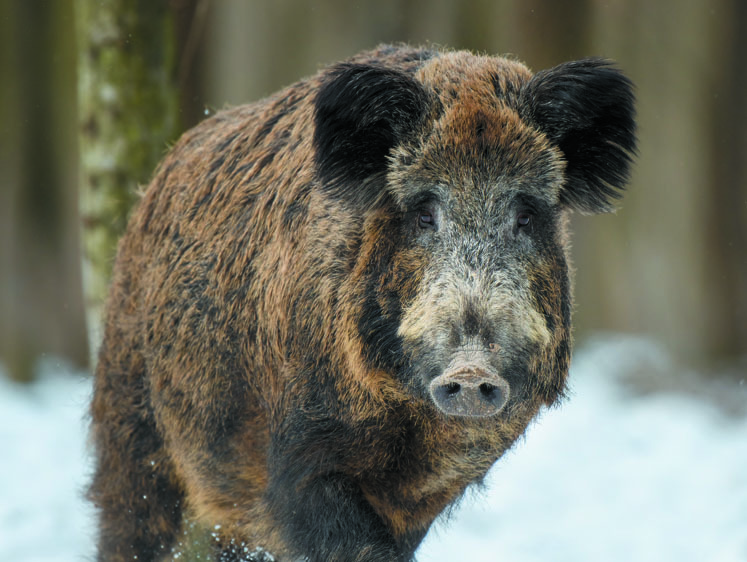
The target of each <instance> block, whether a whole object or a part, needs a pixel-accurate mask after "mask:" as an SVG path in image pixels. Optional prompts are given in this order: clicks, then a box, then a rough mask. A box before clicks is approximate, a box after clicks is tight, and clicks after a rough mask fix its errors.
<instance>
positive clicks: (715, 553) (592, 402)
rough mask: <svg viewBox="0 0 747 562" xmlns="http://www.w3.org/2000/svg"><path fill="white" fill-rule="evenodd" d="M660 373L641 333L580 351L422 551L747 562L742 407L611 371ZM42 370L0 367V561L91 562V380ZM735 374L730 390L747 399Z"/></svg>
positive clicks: (441, 559)
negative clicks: (23, 373)
mask: <svg viewBox="0 0 747 562" xmlns="http://www.w3.org/2000/svg"><path fill="white" fill-rule="evenodd" d="M671 369H676V366H675V365H673V363H672V361H671V359H670V358H669V357H667V356H666V354H664V353H663V352H662V350H661V349H659V348H657V347H656V346H654V345H653V344H651V343H648V342H644V341H641V340H636V339H631V338H623V339H621V338H617V339H614V338H612V339H611V338H607V339H605V340H599V341H596V342H595V343H593V344H590V345H587V346H584V347H582V348H581V349H580V350H579V351H578V352H577V353H576V355H575V357H574V365H573V368H572V372H571V381H572V382H571V390H572V393H571V395H570V398H569V399H568V400H567V401H566V402H565V403H564V404H563V405H562V406H561V407H560V408H555V409H552V410H549V411H547V412H545V413H543V415H542V416H541V417H540V419H539V421H538V422H537V423H535V424H534V425H532V426H531V427H530V429H529V431H528V432H527V435H526V438H525V439H524V440H522V441H521V442H519V443H518V444H517V445H516V446H515V447H514V449H513V450H511V451H510V452H508V453H507V454H506V455H505V456H504V457H503V459H501V460H500V461H499V462H498V464H497V465H496V467H495V468H494V469H493V471H492V472H491V473H490V475H489V476H488V478H487V482H486V486H485V488H484V490H481V491H477V492H476V493H474V494H471V495H470V497H468V498H467V499H466V500H465V501H464V505H463V506H462V507H461V508H460V509H459V510H457V511H456V514H455V515H454V517H453V518H452V520H451V521H450V522H447V523H444V522H440V523H438V524H437V525H436V526H435V527H434V528H433V529H432V530H431V533H430V534H429V535H428V537H427V538H426V541H425V542H424V543H423V545H422V546H421V548H420V550H419V551H418V557H417V558H418V561H419V562H445V561H449V562H453V561H455V560H456V561H464V562H496V561H498V560H506V561H511V562H531V561H541V562H563V561H574V562H578V561H587V560H588V561H602V560H603V561H605V562H610V561H612V562H614V561H620V562H622V561H625V562H629V561H631V560H635V561H637V562H640V561H647V560H651V561H656V562H666V561H676V562H689V561H693V562H703V561H716V562H747V418H746V417H744V416H727V415H726V414H724V413H723V411H722V409H720V408H719V407H718V405H717V404H716V403H715V402H714V401H712V400H710V401H707V400H702V399H700V398H697V397H696V396H697V394H696V393H690V394H674V393H653V394H645V395H636V394H634V393H632V392H630V391H629V390H628V387H627V386H624V385H621V383H620V381H621V379H623V378H627V377H628V375H629V374H630V373H640V372H643V373H644V374H645V373H646V372H648V371H650V372H652V373H663V372H665V371H667V370H671ZM41 372H42V376H41V379H40V380H39V382H37V383H35V384H34V385H32V386H30V387H23V386H18V385H15V384H13V383H10V382H8V381H7V380H6V379H5V378H4V377H2V376H0V455H2V460H1V461H0V560H3V561H4V560H8V561H11V560H12V561H40V562H41V561H44V562H58V561H60V562H61V561H76V560H91V559H92V558H93V555H94V546H93V540H94V539H93V537H94V522H93V513H92V510H91V509H90V507H89V506H88V505H87V504H86V503H85V501H84V500H83V491H84V489H85V485H86V482H87V480H88V478H89V476H90V471H91V467H90V457H89V456H88V454H87V452H86V431H87V429H86V423H87V422H86V419H85V418H86V410H87V403H88V400H89V397H90V379H87V378H86V377H85V376H84V374H82V373H71V372H70V370H69V369H68V368H66V367H65V366H63V365H59V364H57V365H56V364H53V363H51V362H47V363H45V364H44V365H42V368H41ZM745 376H747V374H746V375H745ZM742 382H743V386H742V387H739V386H736V385H735V387H734V389H733V391H734V392H733V394H736V395H737V396H740V395H741V396H747V391H745V389H744V384H747V383H744V381H742ZM704 384H706V383H704ZM740 393H741V394H740Z"/></svg>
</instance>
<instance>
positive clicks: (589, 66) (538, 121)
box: [520, 58, 636, 213]
mask: <svg viewBox="0 0 747 562" xmlns="http://www.w3.org/2000/svg"><path fill="white" fill-rule="evenodd" d="M634 102H635V97H634V95H633V85H632V83H631V82H630V80H628V78H626V77H625V76H624V75H623V74H622V73H621V72H620V71H619V70H617V69H616V68H615V67H614V66H612V64H611V63H610V62H609V61H606V60H604V59H598V58H590V59H583V60H579V61H574V62H569V63H565V64H561V65H559V66H556V67H555V68H551V69H549V70H543V71H540V72H538V73H537V74H535V75H534V76H533V77H532V78H531V79H530V80H529V82H527V83H526V84H525V86H524V87H523V88H522V92H521V106H520V107H521V109H520V111H521V114H522V116H523V117H524V118H525V119H526V120H527V121H529V122H531V123H533V124H534V125H535V126H536V127H537V128H538V129H540V130H541V131H542V132H544V133H545V134H546V135H547V137H548V138H549V139H550V141H551V142H554V143H555V144H557V146H558V147H559V148H560V150H561V151H562V152H563V154H564V155H565V158H566V161H567V167H566V178H567V184H566V187H565V189H564V190H563V192H562V194H561V201H562V202H564V203H566V204H568V205H570V206H571V207H573V208H575V209H577V210H580V211H582V212H591V213H599V212H604V211H609V210H611V208H612V200H613V199H615V198H618V197H620V195H621V190H622V189H623V188H624V187H625V184H626V183H627V181H628V178H629V175H630V167H631V163H632V157H633V155H634V154H635V150H636V137H635V128H636V125H635V109H634Z"/></svg>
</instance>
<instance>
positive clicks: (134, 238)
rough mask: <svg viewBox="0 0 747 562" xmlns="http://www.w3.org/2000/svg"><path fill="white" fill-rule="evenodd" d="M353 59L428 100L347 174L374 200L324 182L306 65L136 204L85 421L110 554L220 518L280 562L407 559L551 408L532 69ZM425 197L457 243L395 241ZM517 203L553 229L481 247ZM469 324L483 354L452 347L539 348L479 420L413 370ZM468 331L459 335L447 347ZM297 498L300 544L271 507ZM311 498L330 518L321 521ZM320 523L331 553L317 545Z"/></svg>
mask: <svg viewBox="0 0 747 562" xmlns="http://www.w3.org/2000/svg"><path fill="white" fill-rule="evenodd" d="M350 64H353V65H373V66H374V67H375V68H376V69H378V68H384V67H385V68H388V69H394V70H395V71H396V72H397V73H402V75H403V76H404V75H407V76H410V77H411V79H412V80H414V81H416V82H417V83H419V84H420V85H421V86H419V88H420V87H422V89H423V91H424V92H426V93H427V96H428V97H427V99H428V100H429V102H428V103H429V105H428V107H427V109H426V111H425V113H424V117H422V118H421V117H413V124H412V125H411V126H408V128H407V131H406V132H404V133H399V132H397V133H396V134H397V135H400V137H399V138H398V139H397V142H395V144H394V146H392V147H391V150H390V151H389V153H388V156H387V160H386V162H382V166H383V167H385V169H383V170H382V171H381V172H377V173H371V174H369V176H368V177H366V178H365V179H364V180H363V181H362V182H358V183H360V186H359V187H356V189H357V190H358V192H360V193H363V192H369V191H370V192H371V193H373V194H374V195H372V196H371V197H370V198H369V199H365V200H364V199H362V197H363V196H362V195H355V197H356V199H355V200H353V199H352V198H346V196H337V195H334V194H333V193H332V192H331V191H328V190H326V188H325V186H324V180H320V177H319V174H318V172H317V164H318V160H319V158H320V156H319V155H318V154H317V151H318V150H320V149H319V148H318V147H315V145H314V138H315V136H314V135H315V127H316V125H315V121H314V115H315V111H317V110H316V109H315V108H316V106H315V104H318V103H319V102H318V101H317V99H316V98H315V96H316V93H317V92H319V91H320V89H324V88H325V84H329V81H330V80H331V78H330V76H331V74H330V71H323V72H322V73H320V74H319V75H317V76H315V77H313V78H310V79H308V80H306V81H303V82H299V83H298V84H295V85H293V86H291V87H289V88H287V89H285V90H283V91H282V92H280V93H279V94H277V95H275V96H273V97H270V98H268V99H266V100H263V101H261V102H258V103H256V104H253V105H249V106H243V107H237V108H235V109H230V110H227V111H224V112H221V113H218V114H217V115H215V116H214V117H211V118H210V119H208V120H206V121H205V122H203V123H202V124H200V125H199V126H197V127H195V128H194V129H192V130H191V131H188V132H187V133H186V134H185V135H184V136H183V137H182V138H181V139H180V140H179V142H178V143H177V144H176V145H175V146H174V147H173V149H172V150H171V151H170V153H169V154H168V156H167V157H166V158H165V159H164V161H163V162H162V163H161V165H160V167H159V169H158V171H157V173H156V175H155V177H154V179H153V181H152V183H151V185H150V186H149V187H148V189H147V191H146V192H145V194H144V196H143V198H142V200H141V201H140V204H139V205H138V207H137V209H136V211H135V213H134V215H133V217H132V219H131V221H130V225H129V227H128V230H127V234H126V235H125V237H124V238H123V240H122V242H121V244H120V247H119V252H118V257H117V261H116V266H115V272H114V278H113V282H112V287H111V293H110V297H109V302H108V315H107V321H106V329H105V338H104V343H103V346H102V349H101V351H100V355H99V364H98V367H97V374H96V384H95V394H94V400H93V404H92V417H93V436H94V441H95V444H96V448H97V453H98V466H97V473H96V477H95V480H94V483H93V486H92V489H91V497H92V498H93V500H94V501H95V503H96V504H97V505H98V506H99V507H100V509H101V539H100V559H101V560H104V559H106V560H125V559H127V560H130V559H132V557H133V555H137V556H138V558H139V559H140V560H143V559H145V560H152V559H157V558H159V556H160V555H161V554H165V553H167V552H168V550H169V549H170V547H171V545H172V544H173V540H174V533H175V532H176V531H177V530H178V528H179V525H180V523H181V517H182V513H184V512H185V511H186V513H188V514H190V516H191V517H193V518H195V519H197V520H199V521H202V522H204V523H205V524H207V525H210V526H211V527H212V526H213V525H220V526H221V529H222V530H221V534H222V541H223V544H226V543H228V542H230V541H231V540H233V541H234V543H236V544H242V545H248V546H249V547H250V550H251V549H252V548H253V547H254V546H260V547H262V548H264V549H266V550H267V551H269V552H271V553H273V554H274V555H275V556H276V557H277V559H278V560H281V561H282V560H294V559H295V557H299V556H307V557H309V558H308V559H310V560H322V559H324V560H325V562H326V561H328V560H340V561H342V560H382V561H383V560H395V559H396V560H408V559H410V557H411V556H412V553H413V551H414V549H415V548H416V546H417V544H418V543H419V542H420V540H421V538H422V537H423V536H424V534H425V532H426V531H427V529H428V527H429V526H430V525H431V523H432V521H433V519H434V518H435V517H436V516H437V515H438V514H439V513H441V512H442V511H443V510H444V509H445V508H446V507H447V506H448V505H450V504H451V503H452V502H454V501H455V500H456V499H458V498H459V497H460V496H461V494H462V493H463V492H464V490H465V488H466V487H467V486H468V485H469V484H470V483H473V482H475V481H479V480H480V479H481V478H482V477H483V475H484V474H485V472H486V471H487V470H488V468H489V467H490V466H491V464H492V463H493V462H495V460H496V459H497V458H498V457H500V455H501V454H502V453H503V452H504V451H505V450H506V449H507V448H508V447H510V446H511V444H512V443H513V442H514V441H515V440H516V439H517V438H518V437H519V436H520V435H521V433H522V432H523V431H524V429H525V427H526V426H527V424H528V423H529V421H530V420H531V418H532V417H533V416H534V415H535V414H536V413H537V411H538V409H539V408H540V407H541V406H542V405H543V404H549V403H552V402H554V401H555V400H556V399H557V398H558V396H559V395H560V394H561V393H562V389H563V387H564V384H565V377H566V374H567V368H568V362H569V357H570V280H569V272H568V256H567V234H566V222H567V215H568V212H569V209H568V208H565V207H563V206H562V203H561V199H562V197H563V192H562V189H563V186H564V184H565V182H566V158H565V156H564V154H563V153H562V151H561V147H562V143H561V142H560V141H557V142H556V141H553V140H551V133H552V130H551V129H548V130H547V131H545V130H543V129H542V127H539V126H537V125H536V124H534V123H532V122H531V120H530V118H531V116H532V115H533V113H531V111H530V110H526V109H525V107H524V105H522V104H525V103H527V102H525V98H524V97H522V91H523V90H522V88H523V87H524V85H525V84H527V83H529V81H530V80H531V78H532V74H531V73H530V72H529V71H528V70H527V69H526V68H525V67H523V66H522V65H520V64H518V63H516V62H512V61H508V60H505V59H499V58H494V57H476V56H474V55H471V54H469V53H464V52H455V53H448V52H447V53H437V52H433V53H425V52H422V51H417V50H411V49H408V48H398V49H392V48H389V47H382V48H380V49H378V50H376V51H371V52H369V53H364V54H362V55H359V56H358V57H355V58H354V59H351V62H350ZM345 71H346V70H343V71H340V72H345ZM376 72H379V71H378V70H377V71H376ZM387 76H388V75H387ZM397 76H399V74H397ZM387 79H388V78H387ZM398 80H400V78H398ZM413 88H414V87H413ZM403 95H404V94H403ZM423 95H425V94H423ZM406 101H407V99H405V101H403V102H401V104H402V107H407V108H408V111H409V105H407V104H406V103H405V102H406ZM392 103H393V102H392ZM390 105H391V104H390ZM390 105H384V106H383V107H384V109H385V110H387V108H388V107H390ZM530 109H531V107H530ZM403 111H404V110H403ZM391 126H392V128H393V130H395V129H396V127H398V126H399V124H398V123H397V122H395V121H394V120H393V121H392V125H391ZM396 130H397V131H398V129H396ZM364 156H365V155H364ZM337 181H338V180H334V181H333V180H330V181H329V184H330V185H335V182H337ZM339 181H340V182H342V181H343V180H339ZM358 183H356V184H355V185H356V186H358ZM382 185H386V188H385V189H382V188H381V187H380V186H382ZM426 188H427V189H429V190H433V191H435V192H436V193H438V194H440V197H441V200H442V201H450V202H451V203H449V206H448V207H447V206H446V204H444V207H443V209H447V208H448V209H449V212H450V213H451V215H450V216H452V217H456V218H455V219H454V222H453V225H454V226H453V227H448V228H447V226H448V225H446V223H444V225H445V226H444V227H443V229H442V231H441V232H440V233H439V235H440V236H442V237H443V240H446V241H447V242H448V240H453V248H452V249H453V251H451V250H448V248H449V246H448V244H447V246H446V248H447V250H448V251H447V252H446V253H443V252H440V253H439V254H438V255H434V254H433V252H432V251H431V250H429V249H428V248H430V247H431V246H428V245H427V244H426V242H423V243H422V244H419V245H418V244H410V243H408V242H407V240H408V237H410V236H415V235H417V236H424V234H423V233H422V232H420V231H417V232H416V233H415V234H413V235H411V234H408V233H409V232H411V231H410V230H408V228H410V227H409V226H406V225H407V224H410V223H409V222H406V223H403V222H402V221H403V217H409V216H410V215H409V214H408V213H410V212H411V211H410V208H409V207H408V205H409V203H408V201H410V200H411V199H412V198H413V197H415V196H417V195H418V193H420V192H421V191H423V190H424V189H426ZM330 189H331V188H330ZM439 190H440V191H439ZM517 193H521V194H529V195H532V196H534V197H536V198H537V199H538V200H541V201H542V202H543V203H542V205H545V206H546V207H547V208H550V209H554V211H553V213H554V214H553V217H555V218H554V219H553V222H552V223H548V225H549V226H548V227H547V229H548V232H551V233H554V234H553V236H552V238H551V239H548V240H546V241H544V242H542V244H541V245H540V243H539V242H532V243H531V244H532V246H531V247H533V248H535V250H534V251H532V252H531V253H528V252H524V253H515V252H516V251H515V250H511V252H513V253H510V252H508V250H507V251H506V252H504V253H503V254H500V252H499V253H498V254H496V253H495V248H501V247H503V246H502V244H503V245H505V244H507V242H503V240H509V239H511V240H512V239H513V238H512V236H514V235H513V234H509V231H508V230H506V231H505V235H501V236H503V238H499V241H498V242H495V241H490V239H489V238H488V237H487V236H488V234H489V233H490V232H491V230H490V229H491V228H493V226H491V225H493V224H494V222H495V221H496V220H498V219H497V218H496V217H506V216H512V215H510V213H511V212H512V211H510V205H512V204H513V203H511V202H512V201H513V199H512V197H513V196H514V195H515V194H517ZM361 201H363V202H361ZM439 212H443V213H446V211H445V210H444V211H439ZM408 220H409V219H408ZM548 220H549V219H548ZM490 221H493V222H490ZM449 224H451V223H449ZM402 225H405V226H402ZM496 228H498V227H496ZM500 228H504V227H502V226H501V227H500ZM449 229H451V230H449ZM498 232H504V231H502V230H499V231H498ZM486 233H487V234H486ZM449 237H451V238H449ZM517 240H519V239H518V238H517ZM447 242H444V243H447ZM459 244H472V246H470V247H471V248H477V250H474V252H473V251H470V252H467V253H468V254H469V256H468V257H469V259H473V260H474V261H475V264H477V265H476V266H475V267H476V269H475V270H474V271H476V273H474V274H469V272H470V271H473V269H471V267H472V266H471V265H470V266H467V265H464V263H463V260H464V259H465V256H464V253H465V252H462V251H460V250H459ZM496 244H497V245H496ZM516 244H524V246H522V247H526V248H529V247H530V242H522V241H521V240H519V241H518V242H516ZM466 247H467V246H465V248H466ZM506 247H508V246H506ZM507 252H508V253H507ZM514 254H515V255H514ZM496 256H497V257H496ZM496 259H501V260H509V261H510V263H511V264H513V265H512V267H511V268H509V269H505V270H502V269H500V268H499V267H497V266H495V264H496V263H498V262H495V260H496ZM460 260H462V261H460ZM490 260H493V261H490ZM480 264H483V266H482V267H481V266H480ZM489 264H492V265H490V266H489V267H488V265H489ZM516 271H526V272H527V274H526V275H524V276H519V277H516V276H515V274H514V273H513V272H516ZM434 303H438V306H435V305H434ZM473 316H476V317H477V320H475V322H477V323H478V324H480V323H482V324H480V325H483V324H484V326H483V328H482V330H483V332H484V333H490V338H492V340H491V341H485V342H483V343H479V344H475V343H469V345H467V344H466V343H463V345H461V346H460V347H458V348H457V349H456V351H455V352H454V353H457V355H458V354H460V353H468V354H469V353H473V352H474V353H479V354H483V355H484V356H485V357H487V358H488V359H487V360H488V361H492V362H493V363H495V364H496V365H498V366H499V367H496V368H501V369H503V368H504V367H505V368H508V367H506V366H508V365H513V364H514V363H515V362H516V361H520V360H521V361H524V356H525V355H526V353H527V352H525V351H521V352H520V351H519V350H520V349H521V350H533V351H531V353H530V357H529V359H528V360H527V362H526V367H525V368H526V373H527V374H526V379H527V380H526V381H524V382H521V381H518V382H517V381H513V382H512V383H511V384H512V391H511V400H510V401H509V403H508V405H507V406H506V408H505V410H504V411H502V412H501V413H500V415H496V416H494V417H491V418H487V419H485V418H477V417H475V418H469V417H468V418H454V417H450V416H447V415H444V414H443V413H442V412H440V411H439V410H438V409H437V408H436V407H435V406H434V404H433V402H432V400H431V399H430V397H429V395H428V394H427V392H426V391H424V390H423V388H424V387H422V384H421V382H420V381H421V379H420V377H421V376H425V375H424V374H422V373H421V371H420V370H418V369H420V367H418V366H417V365H419V363H418V362H417V361H419V357H421V355H422V354H423V353H425V355H426V356H429V355H428V354H429V353H430V354H431V355H433V357H441V356H445V355H444V354H446V351H444V350H445V349H450V348H449V345H451V344H449V343H448V341H449V338H450V337H451V338H452V339H453V337H455V336H454V333H453V330H452V328H450V327H449V326H451V325H452V323H453V322H457V320H456V319H459V320H458V322H461V321H462V320H461V319H463V318H472V317H473ZM468 324H469V321H468V320H465V326H467V325H468ZM465 330H468V328H465ZM475 330H477V328H475ZM483 332H480V333H483ZM476 333H477V332H475V334H476ZM367 334H368V335H367ZM476 337H477V336H476V335H469V334H467V332H466V331H465V335H464V338H465V339H463V342H474V341H477V340H476V339H475V338H476ZM485 337H488V336H487V335H486V336H485ZM377 338H378V339H377ZM386 338H389V339H386ZM372 342H373V343H372ZM376 342H391V345H393V346H401V352H400V353H399V354H398V355H397V356H396V357H392V356H391V354H390V353H389V347H387V345H384V344H381V345H382V346H383V347H381V348H379V347H376V346H377V345H378V344H376ZM424 342H425V343H424ZM424 345H425V346H426V348H427V349H426V350H425V351H424V352H423V351H421V350H422V349H423V346H424ZM465 346H467V347H465ZM469 346H472V347H469ZM474 346H477V347H474ZM465 350H466V351H465ZM522 354H523V355H522ZM457 355H455V357H456V356H457ZM483 355H481V356H483ZM459 356H460V357H461V355H459ZM449 357H450V356H449ZM439 360H440V359H439ZM409 361H412V362H413V363H412V365H414V366H412V367H408V368H407V369H405V368H402V369H400V368H399V367H393V366H392V365H401V364H403V362H404V363H407V362H409ZM434 361H435V359H434ZM407 364H409V363H407ZM514 387H515V388H514ZM327 490H328V491H327ZM296 494H298V496H297V497H298V498H299V499H298V502H299V505H298V510H299V511H302V510H304V509H307V510H310V512H309V514H308V516H307V518H308V521H310V527H309V528H308V529H306V528H305V527H303V526H301V527H299V525H300V523H298V521H297V517H298V515H297V514H296V512H295V511H293V512H291V511H284V509H286V508H285V507H284V506H286V505H287V503H288V501H295V500H291V499H287V500H286V499H283V498H285V497H286V496H287V497H288V498H294V497H296ZM325 494H326V495H325ZM329 494H332V495H340V494H342V495H343V496H345V497H347V495H348V494H349V497H350V498H351V499H349V501H348V500H345V501H347V503H344V502H342V500H341V502H342V503H338V502H337V500H336V499H335V500H332V499H329ZM324 498H328V499H324ZM343 499H344V498H343ZM327 501H329V502H332V503H330V504H329V505H331V506H333V507H334V508H335V509H338V508H339V509H340V510H341V511H340V513H341V515H340V520H341V521H330V522H325V523H324V525H327V526H326V527H325V526H323V525H322V523H321V522H319V525H320V527H319V529H322V530H318V529H317V530H315V529H314V522H315V521H316V519H315V518H316V517H320V518H324V517H326V516H327V514H325V506H327V505H328V504H327V503H325V502H327ZM304 502H306V503H304ZM314 502H318V503H317V504H315V503H314ZM317 508H318V513H317V514H316V515H315V512H314V510H315V509H317ZM288 509H290V508H288ZM326 511H329V509H327V510H326ZM348 519H349V520H348ZM345 525H349V526H350V530H347V529H348V528H347V527H345ZM299 529H300V530H299ZM343 530H344V531H345V532H343ZM317 531H318V533H319V534H325V533H327V534H329V535H330V536H331V538H329V540H328V541H327V542H325V543H324V545H322V546H318V547H315V546H313V545H312V543H313V541H314V540H315V538H314V535H315V533H316V532H317ZM335 533H337V534H340V535H341V536H340V537H336V536H332V535H335ZM356 533H358V534H356ZM342 535H349V537H347V536H342ZM337 540H339V541H341V542H339V544H338V543H336V542H335V541H337ZM345 541H347V542H345ZM356 541H357V542H356ZM310 545H311V546H310ZM309 549H311V550H309ZM313 549H317V550H313ZM324 549H326V550H324ZM323 556H325V557H326V558H322V557H323ZM226 559H227V558H226Z"/></svg>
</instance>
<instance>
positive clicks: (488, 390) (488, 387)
mask: <svg viewBox="0 0 747 562" xmlns="http://www.w3.org/2000/svg"><path fill="white" fill-rule="evenodd" d="M497 388H498V387H496V386H495V385H492V384H490V383H487V382H484V383H482V384H481V385H480V394H482V395H483V396H484V397H485V398H492V397H493V396H494V395H495V392H496V390H497Z"/></svg>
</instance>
